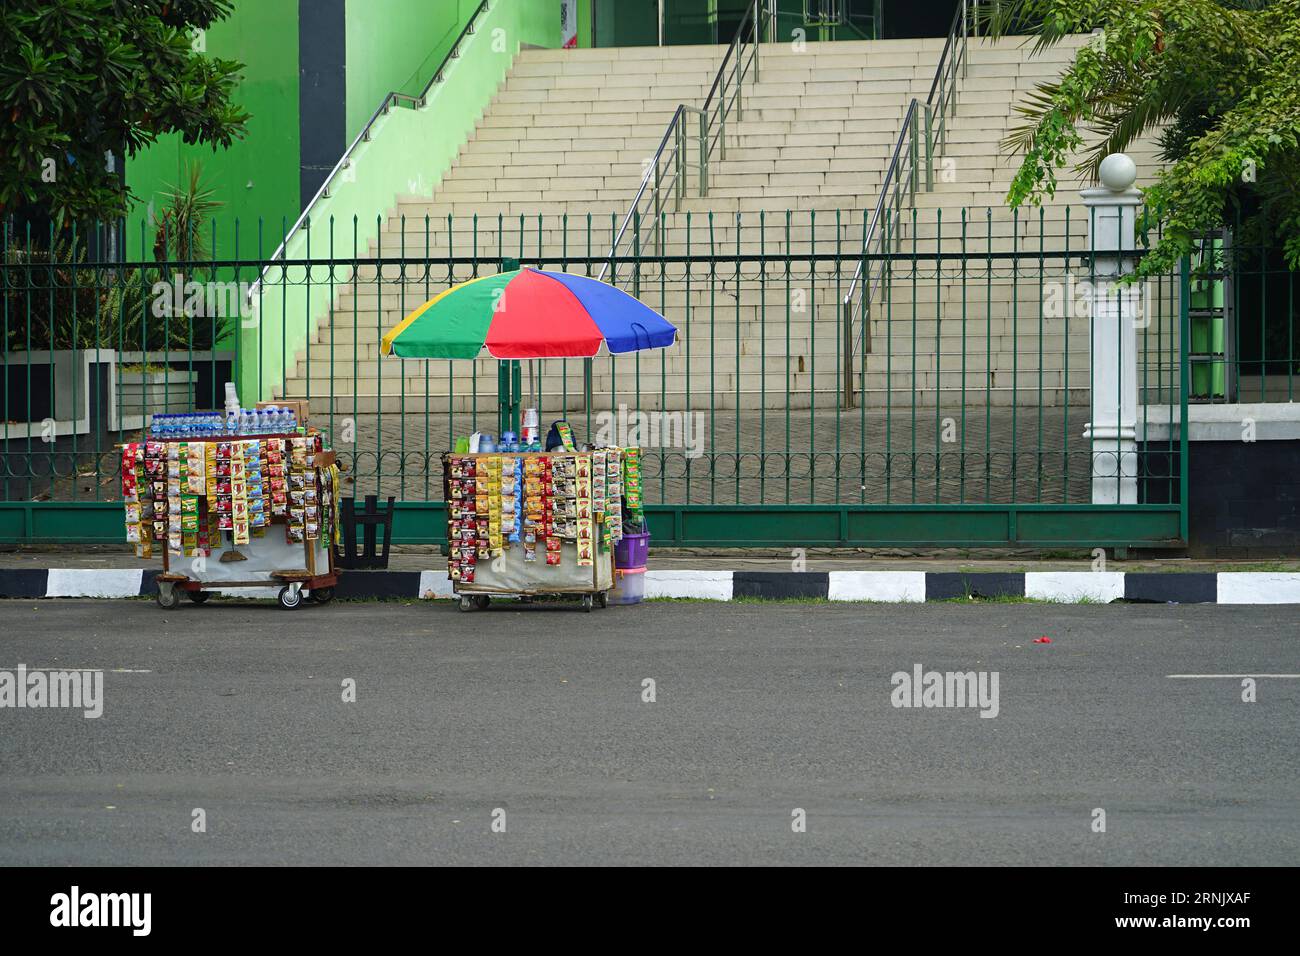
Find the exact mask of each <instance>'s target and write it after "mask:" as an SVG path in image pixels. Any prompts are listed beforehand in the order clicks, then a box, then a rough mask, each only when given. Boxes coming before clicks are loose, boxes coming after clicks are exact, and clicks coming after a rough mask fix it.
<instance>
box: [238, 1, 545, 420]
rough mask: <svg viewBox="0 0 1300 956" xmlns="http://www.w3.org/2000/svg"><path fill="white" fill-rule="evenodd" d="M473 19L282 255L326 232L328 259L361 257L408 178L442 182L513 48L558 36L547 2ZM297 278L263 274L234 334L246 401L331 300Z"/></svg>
mask: <svg viewBox="0 0 1300 956" xmlns="http://www.w3.org/2000/svg"><path fill="white" fill-rule="evenodd" d="M480 23H481V26H476V28H475V31H474V35H473V36H471V37H470V38H469V39H468V40H467V42H466V43H465V44H464V45H463V46H462V47H461V55H460V56H459V57H457V59H456V60H455V61H454V62H453V64H452V65H451V68H450V69H448V70H447V72H446V74H445V76H444V78H443V82H442V83H440V84H438V85H437V86H435V87H434V88H433V90H432V91H431V92H430V94H429V99H428V102H427V104H426V105H425V106H424V108H422V109H418V110H417V109H408V108H405V107H400V108H397V109H394V110H391V111H390V112H388V113H387V114H385V115H384V116H382V117H381V118H380V120H379V122H378V123H376V125H375V127H374V131H373V136H372V138H371V140H370V141H369V142H364V143H361V144H360V145H359V146H358V148H357V151H356V152H355V153H354V154H353V157H352V159H353V163H352V166H351V168H350V169H349V171H348V175H346V176H340V177H339V179H338V180H336V181H335V183H334V184H333V185H331V187H330V195H329V196H328V197H326V198H323V199H322V200H321V201H320V202H319V203H318V204H317V205H316V207H315V208H314V209H313V210H311V222H312V226H311V228H310V229H309V230H308V229H304V230H302V231H300V232H299V233H297V234H295V235H294V237H293V238H292V239H291V240H290V242H289V247H288V250H287V258H288V259H290V260H293V259H303V258H306V257H307V254H308V252H309V251H310V253H311V255H313V256H321V255H328V254H329V251H330V249H331V236H332V238H333V251H334V255H335V256H337V257H347V256H350V255H353V254H354V253H353V250H355V254H357V255H360V256H366V255H367V254H368V250H369V248H370V244H371V242H372V241H373V240H374V239H375V238H376V237H377V236H378V234H379V227H380V223H381V220H382V217H384V216H386V215H387V212H388V210H389V209H390V208H392V206H393V205H394V202H395V199H396V197H397V195H398V194H399V193H403V192H413V191H415V188H414V187H412V186H411V185H410V184H411V182H412V181H414V182H417V183H420V184H421V185H420V187H419V188H421V189H423V188H424V186H425V185H426V184H427V185H428V187H429V188H431V189H435V190H436V188H437V187H438V184H439V183H441V182H442V178H443V177H444V176H445V175H446V174H447V171H448V170H449V169H450V168H451V164H452V162H453V160H455V158H456V155H457V153H458V152H459V151H460V148H461V146H462V145H463V144H464V143H465V141H466V140H467V139H468V138H469V135H470V133H471V132H472V131H473V129H474V124H475V123H476V122H477V121H478V118H479V116H480V115H482V113H483V111H484V110H485V109H486V108H487V106H488V104H489V103H490V102H491V101H492V97H493V96H495V95H496V91H497V87H499V86H500V85H501V82H502V80H504V79H505V76H506V73H507V72H508V71H509V69H510V67H511V65H512V64H513V63H514V58H515V55H516V54H517V53H518V52H519V48H520V46H521V45H523V44H529V45H532V46H539V47H551V48H554V47H557V46H559V43H560V16H559V8H558V6H557V5H556V4H555V3H554V2H553V0H494V2H493V3H492V4H491V6H490V8H489V10H488V11H487V12H486V13H485V14H484V15H483V17H482V19H481V20H480ZM380 95H381V96H382V95H383V94H382V93H381V94H380ZM382 251H383V250H381V252H382ZM340 271H341V270H340ZM302 275H303V272H302V270H301V269H300V268H298V269H293V268H291V269H290V283H289V284H288V285H286V284H285V283H283V282H281V281H280V276H279V275H278V273H277V272H275V271H273V272H271V273H270V274H269V275H268V280H267V284H266V286H265V287H264V293H263V295H262V298H261V300H260V305H259V309H258V316H257V319H256V321H255V322H250V323H248V324H247V325H246V327H245V328H244V330H243V332H242V334H241V335H240V337H239V354H238V362H239V395H240V398H241V399H242V400H243V401H244V403H245V404H251V403H252V402H253V401H254V400H255V399H269V398H271V397H272V395H273V393H274V391H275V390H276V389H278V388H279V387H280V385H281V383H282V382H283V381H284V370H285V367H286V365H287V364H288V363H289V362H291V361H292V360H293V356H294V354H295V352H296V351H297V349H299V348H301V347H302V344H303V343H304V342H305V341H306V338H307V334H308V330H309V328H312V327H313V326H314V323H315V322H316V321H317V320H318V319H319V317H320V316H321V315H322V314H323V312H324V311H325V309H326V308H328V306H329V293H330V289H329V286H328V285H325V284H313V285H311V286H310V287H309V286H307V285H306V284H304V283H303V282H302Z"/></svg>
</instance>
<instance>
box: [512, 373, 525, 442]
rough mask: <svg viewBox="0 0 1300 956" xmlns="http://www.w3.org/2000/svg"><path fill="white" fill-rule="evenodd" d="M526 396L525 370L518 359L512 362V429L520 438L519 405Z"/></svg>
mask: <svg viewBox="0 0 1300 956" xmlns="http://www.w3.org/2000/svg"><path fill="white" fill-rule="evenodd" d="M523 397H524V370H523V366H522V364H521V363H520V361H519V360H518V359H514V360H513V361H512V362H511V363H510V430H511V431H512V432H514V433H515V440H516V441H518V439H519V406H520V404H521V403H522V402H523Z"/></svg>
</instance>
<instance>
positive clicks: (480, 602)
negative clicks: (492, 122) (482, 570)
mask: <svg viewBox="0 0 1300 956" xmlns="http://www.w3.org/2000/svg"><path fill="white" fill-rule="evenodd" d="M471 600H472V601H473V602H474V610H476V611H486V610H487V606H488V605H489V604H491V603H492V599H491V598H490V597H488V596H487V595H486V594H475V595H474V597H473V598H471Z"/></svg>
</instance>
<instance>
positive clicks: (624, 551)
mask: <svg viewBox="0 0 1300 956" xmlns="http://www.w3.org/2000/svg"><path fill="white" fill-rule="evenodd" d="M649 551H650V532H648V531H643V532H641V533H640V534H625V535H623V537H622V538H621V539H619V542H618V543H617V544H615V545H614V567H616V568H644V567H645V562H646V555H647V554H648V553H649Z"/></svg>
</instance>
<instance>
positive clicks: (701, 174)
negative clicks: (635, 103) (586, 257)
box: [598, 0, 766, 283]
mask: <svg viewBox="0 0 1300 956" xmlns="http://www.w3.org/2000/svg"><path fill="white" fill-rule="evenodd" d="M760 10H764V11H765V10H766V7H765V5H764V2H763V0H752V2H751V3H750V4H749V6H748V7H747V8H746V10H745V16H744V18H743V19H742V20H741V21H740V23H739V25H738V26H737V27H736V35H735V36H734V37H732V39H731V43H730V44H729V45H728V46H727V51H726V53H724V54H723V56H722V64H721V65H720V66H719V67H718V72H717V74H716V75H715V76H714V77H713V85H712V86H711V87H710V88H709V95H708V96H707V97H706V98H705V100H704V106H703V107H698V108H697V107H693V106H687V105H686V104H685V103H679V104H678V105H677V109H675V110H674V111H673V116H672V119H670V120H669V121H668V125H667V126H666V127H665V128H664V135H663V137H662V138H661V139H660V141H659V148H658V149H656V150H655V153H654V156H653V157H652V158H651V159H650V160H649V162H648V163H647V164H646V169H645V172H644V173H642V175H641V184H640V186H638V187H637V191H636V194H635V195H634V196H633V197H632V203H631V205H629V206H628V209H627V212H626V213H625V214H624V216H623V220H622V223H621V224H620V225H619V228H618V231H617V233H615V235H614V239H613V242H612V243H611V245H610V250H609V255H608V256H606V257H605V262H604V264H603V265H602V266H601V268H600V274H599V276H598V278H599V279H601V280H602V281H603V280H604V278H605V276H606V275H607V274H610V272H611V270H612V269H613V267H614V263H615V261H616V260H617V259H618V258H619V257H620V250H621V249H622V248H623V246H624V245H625V243H626V244H630V245H631V247H632V251H633V253H634V254H635V253H639V252H640V250H641V240H642V229H643V219H646V218H650V219H651V220H652V223H653V232H652V235H653V236H654V241H655V243H656V247H657V248H662V244H663V215H662V213H663V211H664V201H663V200H664V195H665V194H666V193H668V192H669V191H671V195H672V197H673V208H674V211H676V210H678V209H680V208H681V202H682V197H683V195H684V193H685V191H686V188H687V172H686V169H687V159H686V149H687V141H688V140H689V139H691V138H695V139H696V142H697V145H698V150H699V155H698V160H697V161H698V163H699V169H698V172H697V177H696V178H697V181H698V192H699V195H700V196H707V195H708V194H709V160H710V158H711V157H712V155H713V153H714V151H715V148H716V151H717V153H718V158H719V159H720V160H721V159H726V158H727V144H726V132H727V118H728V116H729V115H730V114H731V113H732V111H733V110H734V112H735V114H736V118H737V119H739V118H741V116H742V115H743V114H742V104H741V99H740V91H741V88H742V87H743V85H744V81H745V78H746V77H747V76H749V75H750V72H751V68H752V73H753V80H752V81H753V82H755V83H757V82H758V48H759V40H760V34H761V29H760V26H761V22H762V21H761V20H760ZM746 45H748V53H747V52H746ZM729 65H730V67H731V76H730V77H728V75H727V68H728V66H729ZM715 98H716V100H717V102H716V104H715V103H714V100H715ZM710 110H712V111H713V113H714V115H716V122H715V118H714V115H710ZM688 116H694V117H696V118H697V119H698V121H699V128H698V130H696V131H694V132H690V131H688V130H687V129H686V124H687V117H688ZM715 127H716V132H715ZM669 143H671V144H672V146H671V148H670V147H669ZM665 151H668V152H667V160H668V162H669V163H670V164H671V167H672V169H671V175H669V174H668V172H667V170H666V169H665V168H664V159H665ZM652 181H653V186H652V185H651V182H652ZM647 191H649V192H648V196H649V199H650V200H651V201H652V206H651V208H650V209H649V210H647V211H648V212H649V213H650V215H649V216H643V215H642V210H641V202H642V200H643V199H645V198H647ZM629 227H631V230H632V231H631V233H629V232H628V229H629ZM611 281H612V282H614V283H617V281H618V273H617V271H616V270H615V271H614V272H613V274H612V276H611Z"/></svg>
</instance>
